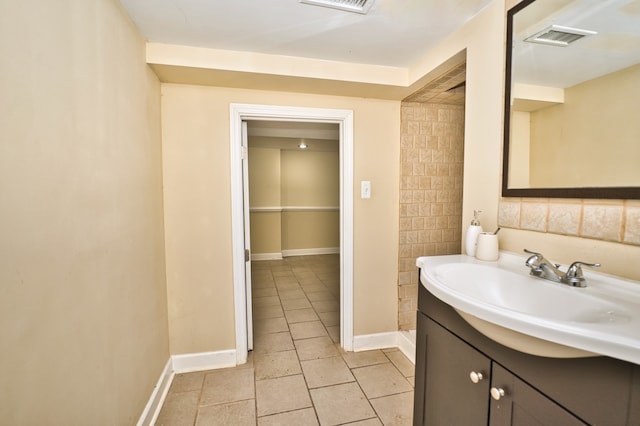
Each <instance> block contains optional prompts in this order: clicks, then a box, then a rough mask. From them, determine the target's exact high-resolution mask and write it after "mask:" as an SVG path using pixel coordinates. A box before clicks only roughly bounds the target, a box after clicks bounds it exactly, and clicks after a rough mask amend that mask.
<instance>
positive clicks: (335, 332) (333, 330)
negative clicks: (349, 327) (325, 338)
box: [327, 325, 340, 343]
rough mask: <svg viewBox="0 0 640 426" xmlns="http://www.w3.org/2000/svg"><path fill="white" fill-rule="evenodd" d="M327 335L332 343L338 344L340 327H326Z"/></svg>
mask: <svg viewBox="0 0 640 426" xmlns="http://www.w3.org/2000/svg"><path fill="white" fill-rule="evenodd" d="M327 333H329V337H331V340H333V342H334V343H340V327H339V326H337V325H333V326H331V327H327Z"/></svg>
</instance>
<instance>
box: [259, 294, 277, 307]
mask: <svg viewBox="0 0 640 426" xmlns="http://www.w3.org/2000/svg"><path fill="white" fill-rule="evenodd" d="M252 301H253V307H254V309H255V308H257V307H260V306H280V298H279V297H278V295H277V294H276V295H275V296H264V297H254V298H253V300H252Z"/></svg>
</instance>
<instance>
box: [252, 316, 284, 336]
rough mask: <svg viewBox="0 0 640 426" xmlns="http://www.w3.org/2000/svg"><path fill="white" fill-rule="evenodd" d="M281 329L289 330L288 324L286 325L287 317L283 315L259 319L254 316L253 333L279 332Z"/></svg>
mask: <svg viewBox="0 0 640 426" xmlns="http://www.w3.org/2000/svg"><path fill="white" fill-rule="evenodd" d="M283 331H289V326H288V325H287V319H286V318H285V317H279V318H260V319H256V318H254V321H253V333H254V334H256V335H257V334H268V333H279V332H283Z"/></svg>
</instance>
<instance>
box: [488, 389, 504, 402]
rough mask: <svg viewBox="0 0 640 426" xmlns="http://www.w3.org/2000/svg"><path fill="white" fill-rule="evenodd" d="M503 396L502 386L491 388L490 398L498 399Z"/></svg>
mask: <svg viewBox="0 0 640 426" xmlns="http://www.w3.org/2000/svg"><path fill="white" fill-rule="evenodd" d="M503 396H504V389H502V388H495V387H494V388H491V398H493V399H495V400H496V401H499V400H500V398H502V397H503Z"/></svg>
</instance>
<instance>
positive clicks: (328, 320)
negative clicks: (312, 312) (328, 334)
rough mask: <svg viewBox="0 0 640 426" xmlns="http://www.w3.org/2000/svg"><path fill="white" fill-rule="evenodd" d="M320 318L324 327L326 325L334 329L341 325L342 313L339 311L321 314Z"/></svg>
mask: <svg viewBox="0 0 640 426" xmlns="http://www.w3.org/2000/svg"><path fill="white" fill-rule="evenodd" d="M318 316H319V317H320V321H322V323H323V324H324V325H326V326H327V327H332V326H334V325H340V312H339V311H334V312H322V313H321V314H318Z"/></svg>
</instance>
